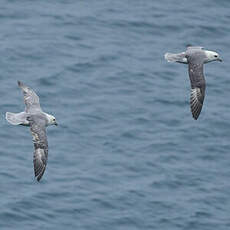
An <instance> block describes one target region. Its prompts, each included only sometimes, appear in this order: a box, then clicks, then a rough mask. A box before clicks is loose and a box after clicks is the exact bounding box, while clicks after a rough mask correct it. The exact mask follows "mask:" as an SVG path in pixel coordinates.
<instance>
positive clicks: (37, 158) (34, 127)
mask: <svg viewBox="0 0 230 230" xmlns="http://www.w3.org/2000/svg"><path fill="white" fill-rule="evenodd" d="M28 120H29V122H30V130H31V133H32V136H33V143H34V159H33V163H34V174H35V177H37V180H38V181H39V180H40V179H41V178H42V176H43V174H44V172H45V169H46V164H47V160H48V141H47V136H46V121H45V119H44V118H42V117H39V116H37V115H31V116H30V117H28Z"/></svg>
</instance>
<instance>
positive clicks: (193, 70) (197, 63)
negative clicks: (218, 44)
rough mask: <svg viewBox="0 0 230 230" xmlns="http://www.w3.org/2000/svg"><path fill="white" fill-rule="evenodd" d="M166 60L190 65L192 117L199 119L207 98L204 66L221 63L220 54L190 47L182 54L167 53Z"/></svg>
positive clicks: (197, 47)
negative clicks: (215, 62) (210, 63)
mask: <svg viewBox="0 0 230 230" xmlns="http://www.w3.org/2000/svg"><path fill="white" fill-rule="evenodd" d="M165 59H166V60H167V61H168V62H178V63H183V64H188V73H189V78H190V83H191V91H190V108H191V112H192V116H193V118H194V119H195V120H197V119H198V117H199V115H200V112H201V109H202V106H203V102H204V97H205V86H206V84H205V78H204V71H203V69H204V64H206V63H208V62H212V61H220V62H222V59H221V58H220V56H219V54H218V53H216V52H214V51H209V50H204V49H203V47H199V46H188V47H187V50H186V51H185V52H182V53H178V54H172V53H166V54H165Z"/></svg>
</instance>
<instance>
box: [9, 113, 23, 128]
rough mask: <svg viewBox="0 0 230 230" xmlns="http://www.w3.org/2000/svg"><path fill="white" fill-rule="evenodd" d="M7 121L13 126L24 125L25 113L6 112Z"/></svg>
mask: <svg viewBox="0 0 230 230" xmlns="http://www.w3.org/2000/svg"><path fill="white" fill-rule="evenodd" d="M6 120H7V121H8V122H9V123H10V124H12V125H22V124H24V122H25V112H22V113H10V112H6Z"/></svg>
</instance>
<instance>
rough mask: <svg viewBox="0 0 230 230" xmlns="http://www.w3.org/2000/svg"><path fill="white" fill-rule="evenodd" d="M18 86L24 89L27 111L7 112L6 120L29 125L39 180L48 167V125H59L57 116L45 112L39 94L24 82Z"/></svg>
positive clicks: (36, 173)
mask: <svg viewBox="0 0 230 230" xmlns="http://www.w3.org/2000/svg"><path fill="white" fill-rule="evenodd" d="M18 86H19V87H20V88H21V89H22V92H23V95H24V102H25V105H26V108H25V111H24V112H21V113H10V112H7V113H6V120H7V121H8V122H9V123H11V124H13V125H23V126H29V127H30V130H31V133H32V136H33V142H34V149H35V151H34V160H33V161H34V172H35V177H37V180H38V181H39V180H40V179H41V178H42V176H43V174H44V172H45V169H46V164H47V159H48V141H47V137H46V127H47V126H48V125H57V123H56V120H55V117H54V116H52V115H50V114H47V113H44V112H43V111H42V109H41V107H40V103H39V97H38V96H37V94H36V93H35V92H34V91H33V90H32V89H30V88H29V87H27V86H25V85H24V84H23V83H22V82H18Z"/></svg>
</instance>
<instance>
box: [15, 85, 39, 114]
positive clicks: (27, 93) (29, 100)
mask: <svg viewBox="0 0 230 230" xmlns="http://www.w3.org/2000/svg"><path fill="white" fill-rule="evenodd" d="M18 86H19V87H20V88H21V89H22V92H23V96H24V102H25V105H26V112H34V111H41V107H40V103H39V97H38V95H37V94H36V93H35V92H34V91H33V90H32V89H30V88H29V87H28V86H26V85H24V84H23V83H22V82H20V81H18Z"/></svg>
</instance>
